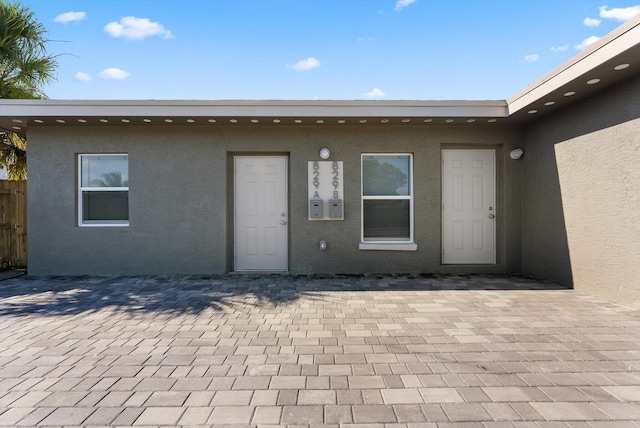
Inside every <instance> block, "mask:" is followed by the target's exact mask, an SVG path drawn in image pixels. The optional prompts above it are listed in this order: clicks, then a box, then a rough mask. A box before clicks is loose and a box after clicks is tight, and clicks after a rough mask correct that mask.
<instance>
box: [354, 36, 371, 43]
mask: <svg viewBox="0 0 640 428" xmlns="http://www.w3.org/2000/svg"><path fill="white" fill-rule="evenodd" d="M374 40H375V39H374V38H373V37H358V39H357V42H358V43H367V42H373V41H374Z"/></svg>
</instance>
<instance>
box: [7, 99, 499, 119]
mask: <svg viewBox="0 0 640 428" xmlns="http://www.w3.org/2000/svg"><path fill="white" fill-rule="evenodd" d="M2 115H3V116H13V117H27V118H29V117H31V118H34V117H38V118H43V117H109V116H113V117H137V116H140V117H252V118H253V117H296V118H300V117H302V118H316V117H323V118H328V117H347V118H348V117H445V116H446V117H507V115H508V108H507V103H506V102H505V101H164V100H153V101H146V100H145V101H138V100H2Z"/></svg>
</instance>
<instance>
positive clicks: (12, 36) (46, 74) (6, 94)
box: [0, 0, 58, 99]
mask: <svg viewBox="0 0 640 428" xmlns="http://www.w3.org/2000/svg"><path fill="white" fill-rule="evenodd" d="M46 35H47V30H46V29H45V28H44V26H43V25H42V24H41V23H40V22H38V21H37V20H36V19H35V17H34V15H33V12H31V11H30V10H29V9H28V8H26V7H24V6H22V5H20V4H19V3H9V2H8V1H6V0H0V98H29V99H35V98H46V95H45V94H44V92H43V90H42V87H43V86H44V85H46V84H47V83H50V82H52V81H53V80H55V71H56V67H57V65H58V64H57V62H56V59H55V57H54V56H52V55H47V50H46V44H47V42H48V39H47V38H46Z"/></svg>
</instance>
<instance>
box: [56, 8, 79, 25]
mask: <svg viewBox="0 0 640 428" xmlns="http://www.w3.org/2000/svg"><path fill="white" fill-rule="evenodd" d="M83 19H87V14H86V12H74V11H71V12H65V13H61V14H60V15H58V16H56V17H55V18H53V22H60V23H62V24H68V23H69V22H77V21H82V20H83Z"/></svg>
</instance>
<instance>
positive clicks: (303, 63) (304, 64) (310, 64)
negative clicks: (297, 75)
mask: <svg viewBox="0 0 640 428" xmlns="http://www.w3.org/2000/svg"><path fill="white" fill-rule="evenodd" d="M318 67H320V61H318V60H317V59H315V58H314V57H309V58H307V59H301V60H300V61H298V62H296V63H295V64H293V65H287V68H292V69H294V70H295V71H308V70H313V69H314V68H318Z"/></svg>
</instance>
